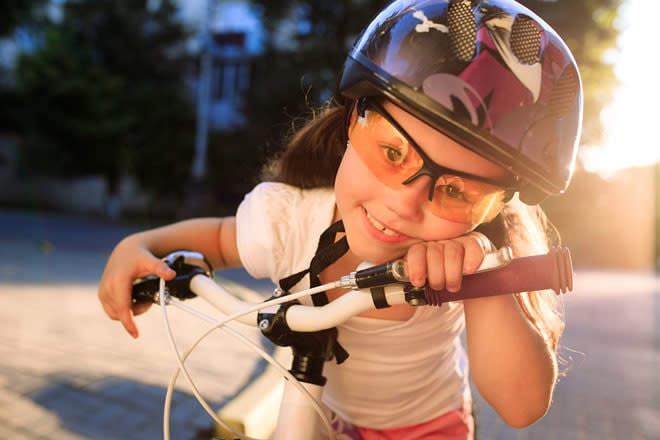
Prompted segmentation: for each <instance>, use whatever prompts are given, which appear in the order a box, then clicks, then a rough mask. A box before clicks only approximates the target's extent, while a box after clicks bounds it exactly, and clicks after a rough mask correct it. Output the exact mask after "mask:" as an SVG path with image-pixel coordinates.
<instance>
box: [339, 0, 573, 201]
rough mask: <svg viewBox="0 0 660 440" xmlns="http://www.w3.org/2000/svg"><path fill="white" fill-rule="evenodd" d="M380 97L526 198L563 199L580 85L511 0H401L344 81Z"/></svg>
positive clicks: (348, 87) (359, 93) (361, 41)
mask: <svg viewBox="0 0 660 440" xmlns="http://www.w3.org/2000/svg"><path fill="white" fill-rule="evenodd" d="M338 92H339V93H340V94H341V95H343V96H344V97H346V98H349V99H358V98H362V97H369V96H384V97H386V98H387V99H389V100H391V101H392V102H394V103H395V104H397V105H399V106H400V107H402V108H404V109H405V110H407V111H408V112H410V113H412V114H413V115H415V116H416V117H418V118H420V119H421V120H423V121H425V122H426V123H427V124H429V125H431V126H432V127H434V128H436V129H437V130H439V131H441V132H443V133H444V134H446V135H447V136H449V137H451V138H453V139H454V140H456V141H457V142H459V143H461V144H462V145H464V146H465V147H467V148H469V149H470V150H472V151H474V152H476V153H477V154H479V155H481V156H483V157H485V158H487V159H489V160H491V161H493V162H495V163H497V164H499V165H500V166H502V167H504V168H506V169H507V170H509V171H510V172H511V173H513V175H514V176H516V179H517V182H518V183H517V188H516V189H517V190H518V191H519V193H520V199H521V200H522V201H523V202H525V203H527V204H537V203H540V202H541V201H542V200H543V199H545V198H546V197H547V196H549V195H557V194H561V193H563V192H564V191H565V190H566V188H567V187H568V184H569V182H570V179H571V177H572V174H573V170H574V168H575V161H576V157H577V144H578V140H579V136H580V131H581V124H582V84H581V80H580V75H579V72H578V69H577V65H576V63H575V60H574V58H573V56H572V54H571V52H570V50H569V49H568V47H567V46H566V44H565V43H564V42H563V41H562V39H561V38H560V37H559V36H558V35H557V33H556V32H555V31H554V30H553V29H552V28H551V27H550V26H549V25H548V24H547V23H546V22H544V21H543V20H542V19H541V18H539V17H538V16H537V15H535V14H534V13H533V12H532V11H530V10H529V9H527V8H526V7H524V6H522V5H520V4H519V3H516V2H515V1H512V0H417V1H415V0H396V1H394V2H392V3H391V4H390V5H389V6H387V7H386V8H385V9H383V10H382V11H381V12H380V14H378V15H377V16H376V17H375V19H374V20H373V21H372V22H371V24H370V25H369V26H368V27H367V28H366V29H365V30H364V31H363V33H362V34H361V36H360V37H359V38H358V40H357V42H356V43H355V45H354V46H353V48H352V50H351V51H350V53H349V56H348V58H347V59H346V62H345V64H344V67H343V70H342V72H341V76H340V79H339V83H338Z"/></svg>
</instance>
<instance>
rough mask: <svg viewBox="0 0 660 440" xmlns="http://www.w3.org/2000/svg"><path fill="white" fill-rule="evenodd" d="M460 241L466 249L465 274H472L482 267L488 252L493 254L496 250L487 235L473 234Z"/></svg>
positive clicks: (464, 259)
mask: <svg viewBox="0 0 660 440" xmlns="http://www.w3.org/2000/svg"><path fill="white" fill-rule="evenodd" d="M460 241H461V242H462V243H463V247H464V249H465V256H464V258H463V273H464V274H472V273H474V272H475V271H476V270H477V269H478V268H479V266H480V265H481V262H482V261H483V259H484V255H485V254H486V253H487V252H491V251H492V250H493V249H494V246H493V244H492V243H491V242H490V240H488V238H487V237H486V236H485V235H483V234H481V233H479V232H471V233H470V234H468V235H466V236H464V237H462V238H461V240H460Z"/></svg>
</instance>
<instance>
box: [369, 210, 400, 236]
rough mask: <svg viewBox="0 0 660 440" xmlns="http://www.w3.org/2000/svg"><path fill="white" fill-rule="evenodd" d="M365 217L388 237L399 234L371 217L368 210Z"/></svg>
mask: <svg viewBox="0 0 660 440" xmlns="http://www.w3.org/2000/svg"><path fill="white" fill-rule="evenodd" d="M367 218H368V219H369V222H371V224H372V225H374V227H375V228H376V229H379V230H380V231H381V232H382V233H383V234H385V235H389V236H390V237H396V236H397V235H399V234H397V233H396V232H394V231H393V230H391V229H387V228H386V227H385V225H383V224H382V223H381V222H379V221H378V220H376V219H375V218H373V217H372V216H371V214H369V213H368V212H367Z"/></svg>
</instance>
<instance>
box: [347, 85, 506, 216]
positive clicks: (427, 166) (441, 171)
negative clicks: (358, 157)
mask: <svg viewBox="0 0 660 440" xmlns="http://www.w3.org/2000/svg"><path fill="white" fill-rule="evenodd" d="M355 108H356V110H357V114H358V115H359V116H361V117H364V116H365V112H366V110H367V109H370V110H373V111H375V112H376V113H378V114H379V115H381V116H382V117H383V118H385V119H386V120H387V122H389V123H390V124H392V126H394V128H396V129H397V130H398V131H399V132H400V133H401V134H402V135H403V137H404V138H406V140H407V141H408V142H409V143H410V145H411V146H412V147H413V148H414V149H415V151H416V152H417V154H419V155H420V157H421V158H422V167H421V168H420V169H419V170H417V172H415V174H413V175H412V176H410V177H408V178H407V179H406V180H404V181H403V182H401V184H402V185H408V184H410V183H412V182H413V181H415V180H416V179H418V178H420V177H421V176H429V177H430V178H431V186H430V188H429V201H431V200H433V194H434V192H435V183H436V182H437V181H438V179H439V178H440V177H442V176H443V175H445V174H451V175H454V176H458V177H465V178H467V179H472V180H476V181H479V182H484V183H487V184H489V185H493V186H496V187H498V188H502V189H503V190H504V195H503V198H502V201H503V202H504V203H506V202H508V201H509V200H511V198H512V197H513V195H514V194H515V193H516V191H517V188H516V186H515V184H514V183H511V184H509V183H503V182H499V181H496V180H493V179H489V178H487V177H482V176H477V175H474V174H470V173H466V172H463V171H458V170H454V169H451V168H447V167H445V166H442V165H440V164H437V163H435V162H434V161H433V160H432V159H431V158H430V157H429V156H428V155H427V154H426V153H425V152H424V150H422V148H421V147H420V146H419V145H418V144H417V142H415V140H414V139H413V138H412V136H411V135H410V134H409V133H408V132H407V131H406V130H405V129H404V128H403V127H402V126H401V124H399V123H398V122H397V120H396V119H394V117H393V116H392V115H391V114H390V113H389V112H388V111H387V110H385V108H384V107H383V106H382V105H381V104H380V103H379V102H376V101H374V100H373V99H369V98H360V99H358V100H357V101H356V104H355ZM511 180H512V181H513V182H517V179H516V178H515V177H513V178H512V179H511Z"/></svg>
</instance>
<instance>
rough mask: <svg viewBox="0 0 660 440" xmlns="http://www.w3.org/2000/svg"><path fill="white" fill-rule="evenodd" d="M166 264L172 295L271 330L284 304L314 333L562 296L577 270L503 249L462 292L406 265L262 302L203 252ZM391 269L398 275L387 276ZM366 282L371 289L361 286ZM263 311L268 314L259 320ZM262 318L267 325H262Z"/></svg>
mask: <svg viewBox="0 0 660 440" xmlns="http://www.w3.org/2000/svg"><path fill="white" fill-rule="evenodd" d="M507 251H508V252H507ZM164 260H165V261H166V262H168V264H169V265H170V267H172V269H174V270H175V271H176V272H177V275H176V277H175V278H174V279H173V280H170V281H167V282H166V283H165V289H166V294H167V295H170V296H174V297H177V298H179V299H188V298H192V297H194V296H200V297H202V298H203V299H204V300H205V301H207V302H208V303H209V304H210V305H212V306H213V307H215V308H216V309H218V310H220V311H221V312H222V313H224V314H226V315H231V316H234V317H235V319H237V320H239V321H240V322H243V323H245V324H249V325H253V326H255V325H258V326H259V327H260V328H261V329H262V330H263V329H265V328H268V327H269V325H270V324H271V323H272V322H270V321H269V319H270V317H274V316H275V311H273V313H268V312H266V313H264V309H267V308H269V307H273V306H276V305H279V304H282V303H288V305H287V307H286V308H285V310H284V311H283V312H282V313H283V315H284V319H285V320H286V324H287V326H288V327H289V328H290V329H291V330H293V331H299V332H312V331H318V330H324V329H328V328H332V327H335V326H337V325H339V324H341V323H342V322H344V321H346V320H347V319H349V318H351V317H352V316H355V315H358V314H359V313H362V312H364V311H366V310H370V309H374V308H384V307H389V306H393V305H395V304H403V303H408V304H411V305H413V306H420V305H432V306H439V305H441V304H442V303H444V302H451V301H459V300H464V299H472V298H479V297H485V296H494V295H502V294H511V293H518V292H525V291H535V290H546V289H552V290H554V292H555V293H556V294H560V293H565V292H567V291H570V290H572V288H573V268H572V262H571V256H570V252H569V250H568V249H567V248H552V249H551V250H550V251H549V252H548V253H547V254H542V255H534V256H528V257H520V258H515V259H512V258H510V250H508V248H503V249H500V250H499V251H498V252H497V253H493V254H490V255H489V256H488V257H487V258H486V259H485V264H482V267H480V269H479V271H478V272H477V273H475V274H471V275H466V276H464V277H463V281H462V284H461V288H460V290H458V291H457V292H449V291H447V290H445V289H443V290H434V289H431V288H430V287H429V286H428V285H427V286H426V287H424V288H417V287H414V286H412V285H411V284H410V283H408V282H407V281H406V278H405V277H403V276H401V272H400V266H398V265H393V264H392V263H388V264H387V265H382V266H377V267H376V268H373V267H370V268H367V269H363V270H358V271H356V272H354V273H352V274H351V275H349V276H345V277H342V279H340V280H338V281H336V282H334V283H328V284H326V285H324V286H320V287H319V288H315V289H314V291H311V290H312V289H310V290H307V291H302V292H296V293H294V294H291V295H285V296H282V295H281V292H279V291H278V289H276V290H275V293H274V298H273V299H271V300H268V301H266V302H264V303H261V304H253V303H249V302H246V301H243V300H241V299H238V298H236V297H235V296H234V295H232V294H231V293H230V292H228V291H227V290H225V289H224V288H223V287H222V286H221V285H219V284H218V283H217V282H215V281H214V280H213V279H212V272H213V271H212V270H211V268H210V266H208V263H207V262H206V260H204V258H203V257H201V256H200V255H199V254H197V253H194V252H188V251H180V252H174V253H172V254H170V255H168V256H167V257H166V258H165V259H164ZM200 262H201V263H203V264H201V263H200ZM379 271H380V272H379ZM386 271H389V273H390V275H392V276H389V275H387V276H383V272H386ZM200 275H202V276H200ZM388 277H389V278H388ZM356 279H357V280H363V281H364V280H366V281H365V282H362V283H361V282H356V281H355V280H356ZM375 279H376V280H383V279H387V281H383V283H385V282H386V283H387V284H382V285H374V284H378V283H375V282H374V281H373V280H375ZM360 284H362V285H363V286H364V285H369V287H363V288H360ZM334 287H344V288H352V289H353V290H352V291H351V292H348V293H346V294H344V295H342V296H341V297H339V298H337V299H335V300H334V301H332V302H330V303H328V304H326V305H324V306H320V307H316V306H311V305H310V306H307V305H301V304H299V303H298V302H297V301H296V300H297V299H298V298H300V297H303V296H307V295H311V294H312V293H316V292H318V291H322V290H328V289H330V288H334ZM158 293H159V292H158V278H154V277H147V278H145V279H142V280H138V282H136V284H135V285H134V286H133V301H135V302H143V301H149V302H155V303H158V302H159V301H160V300H159V296H158ZM260 310H261V313H262V316H261V318H258V316H259V315H258V313H259V311H260ZM258 319H261V321H260V322H257V320H258Z"/></svg>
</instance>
